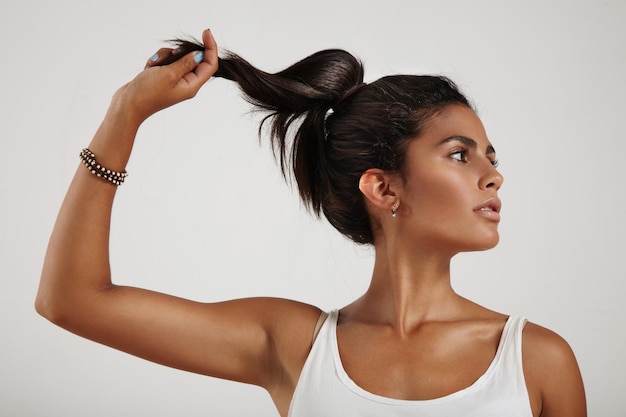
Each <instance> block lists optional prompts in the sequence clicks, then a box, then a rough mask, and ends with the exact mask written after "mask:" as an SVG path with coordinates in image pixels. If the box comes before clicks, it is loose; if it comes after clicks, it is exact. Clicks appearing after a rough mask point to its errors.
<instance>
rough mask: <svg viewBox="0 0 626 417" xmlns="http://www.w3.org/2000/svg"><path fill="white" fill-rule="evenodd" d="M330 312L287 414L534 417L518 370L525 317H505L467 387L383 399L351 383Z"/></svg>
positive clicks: (323, 416)
mask: <svg viewBox="0 0 626 417" xmlns="http://www.w3.org/2000/svg"><path fill="white" fill-rule="evenodd" d="M338 317H339V312H338V311H337V310H335V311H332V312H331V313H330V314H329V316H328V318H327V319H326V321H325V323H324V324H323V326H322V328H321V329H320V331H319V334H318V336H317V339H315V342H314V344H313V347H312V349H311V352H310V353H309V356H308V358H307V360H306V362H305V364H304V367H303V368H302V373H301V374H300V379H299V380H298V385H297V386H296V390H295V392H294V395H293V398H292V400H291V405H290V408H289V417H374V416H376V417H405V416H406V417H417V416H419V417H456V416H463V417H490V416H494V417H496V416H497V417H532V410H531V408H530V401H529V397H528V391H527V389H526V383H525V381H524V372H523V369H522V329H523V328H524V324H525V323H526V320H525V319H523V318H521V317H513V316H511V317H509V319H508V320H507V322H506V324H505V326H504V329H503V331H502V336H501V338H500V343H499V345H498V349H497V351H496V355H495V357H494V359H493V361H492V362H491V364H490V365H489V368H488V369H487V371H486V372H485V373H484V374H483V375H482V376H481V377H480V378H478V380H476V382H474V383H473V384H472V385H470V386H469V387H467V388H465V389H463V390H461V391H457V392H455V393H452V394H450V395H446V396H445V397H440V398H435V399H432V400H423V401H412V400H398V399H393V398H387V397H383V396H380V395H376V394H372V393H370V392H368V391H365V390H364V389H362V388H361V387H359V386H358V385H357V384H355V383H354V381H352V380H351V379H350V377H349V376H348V374H347V373H346V371H345V370H344V368H343V365H342V364H341V359H340V357H339V349H338V348H337V318H338Z"/></svg>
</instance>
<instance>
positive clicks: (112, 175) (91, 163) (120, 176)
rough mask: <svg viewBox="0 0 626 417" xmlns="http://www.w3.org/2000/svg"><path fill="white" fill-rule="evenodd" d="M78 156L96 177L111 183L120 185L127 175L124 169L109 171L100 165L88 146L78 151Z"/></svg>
mask: <svg viewBox="0 0 626 417" xmlns="http://www.w3.org/2000/svg"><path fill="white" fill-rule="evenodd" d="M79 157H80V160H81V162H82V163H83V165H85V166H86V167H87V169H88V170H89V171H91V173H92V174H94V175H95V176H97V177H98V178H102V179H103V180H106V181H108V182H109V183H110V184H112V185H122V184H123V183H124V180H125V179H126V177H127V176H128V173H127V172H126V171H122V172H117V171H111V170H110V169H107V168H105V167H103V166H102V165H100V164H99V163H98V161H96V155H94V154H93V152H91V151H90V150H89V149H88V148H85V149H83V150H82V151H80V155H79Z"/></svg>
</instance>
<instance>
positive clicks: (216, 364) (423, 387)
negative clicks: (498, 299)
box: [36, 30, 586, 417]
mask: <svg viewBox="0 0 626 417" xmlns="http://www.w3.org/2000/svg"><path fill="white" fill-rule="evenodd" d="M203 44H204V46H203V47H199V49H202V48H204V50H203V51H196V52H189V53H187V52H186V51H188V50H190V49H194V48H196V49H197V48H198V46H197V45H196V46H194V45H193V44H189V43H184V42H183V43H181V44H180V46H181V48H179V49H174V50H172V49H162V50H159V51H158V52H157V54H155V55H154V56H153V57H152V58H151V59H150V60H149V62H148V65H147V66H146V70H145V71H143V72H142V73H140V74H139V75H138V76H137V77H136V78H135V79H134V80H133V81H131V82H130V83H128V84H126V85H125V86H123V87H122V88H121V89H119V90H118V91H117V92H116V94H115V95H114V97H113V100H112V103H111V105H110V108H109V110H108V112H107V114H106V116H105V118H104V121H103V122H102V124H101V126H100V128H99V129H98V131H97V132H96V134H95V136H94V138H93V140H92V141H91V143H90V144H89V148H88V150H84V151H83V152H81V159H82V160H83V163H84V164H85V165H86V166H87V167H88V168H89V169H85V168H84V167H79V169H78V171H77V172H76V175H75V177H74V179H73V181H72V184H71V186H70V188H69V191H68V193H67V196H66V198H65V201H64V202H63V206H62V208H61V211H60V213H59V217H58V219H57V222H56V225H55V227H54V231H53V234H52V237H51V239H50V244H49V248H48V252H47V255H46V259H45V262H44V268H43V273H42V278H41V284H40V289H39V293H38V296H37V301H36V308H37V310H38V311H39V313H41V314H42V315H43V316H45V317H46V318H48V319H49V320H51V321H52V322H54V323H56V324H58V325H60V326H62V327H64V328H66V329H67V330H69V331H72V332H74V333H76V334H79V335H81V336H84V337H87V338H89V339H92V340H95V341H97V342H100V343H103V344H106V345H109V346H112V347H114V348H117V349H120V350H123V351H126V352H129V353H131V354H134V355H137V356H140V357H143V358H145V359H148V360H151V361H154V362H158V363H161V364H164V365H167V366H171V367H175V368H180V369H184V370H188V371H191V372H196V373H200V374H205V375H210V376H214V377H218V378H226V379H230V380H235V381H241V382H246V383H250V384H256V385H259V386H261V387H264V388H265V389H266V390H267V391H268V392H269V393H270V395H271V397H272V399H273V401H274V403H275V404H276V407H277V409H278V411H279V413H280V415H281V416H288V415H290V416H294V417H295V416H305V415H310V416H322V415H334V416H360V415H363V416H366V415H367V416H369V415H377V416H379V415H385V416H449V415H464V416H490V415H493V416H544V417H549V416H585V415H586V406H585V397H584V390H583V385H582V381H581V376H580V372H579V370H578V366H577V364H576V360H575V358H574V355H573V353H572V351H571V349H570V348H569V346H568V345H567V343H566V342H565V341H564V340H563V339H561V338H560V337H559V336H558V335H556V334H555V333H553V332H551V331H549V330H547V329H544V328H542V327H540V326H537V325H535V324H532V323H526V322H525V320H523V319H521V318H519V317H508V316H506V315H503V314H500V313H497V312H494V311H490V310H488V309H486V308H484V307H481V306H479V305H477V304H474V303H472V302H471V301H469V300H466V299H464V298H462V297H460V296H459V295H457V294H456V293H455V292H454V291H453V289H452V287H451V285H450V260H451V258H452V257H453V256H454V255H455V254H457V253H459V252H463V251H475V250H484V249H489V248H491V247H493V246H495V245H496V244H497V242H498V239H499V236H498V231H497V227H498V222H499V220H500V200H499V199H498V197H497V193H498V190H499V188H500V187H501V185H502V181H503V179H502V176H501V175H500V174H499V172H498V171H497V169H496V165H497V160H496V157H495V150H494V147H493V146H492V145H491V143H490V142H489V140H488V138H487V136H486V133H485V130H484V128H483V126H482V124H481V122H480V120H479V119H478V117H477V116H476V114H475V113H474V112H473V111H472V109H471V108H470V106H469V104H468V102H467V100H466V98H465V97H463V95H462V94H461V93H459V92H458V90H457V89H456V87H455V86H454V84H452V83H451V82H450V81H449V80H447V79H445V78H442V77H427V76H422V77H419V76H392V77H384V78H381V79H380V80H377V81H376V82H373V83H371V84H364V83H363V69H362V66H361V64H360V63H359V62H358V61H357V60H356V59H354V58H353V57H352V56H351V55H349V54H348V53H346V52H344V51H335V50H331V51H322V52H319V53H317V54H314V55H312V56H310V57H308V58H306V59H304V60H302V61H300V62H298V63H296V64H294V65H293V66H291V67H289V68H288V69H286V70H284V71H282V72H280V73H277V74H267V73H264V72H262V71H259V70H257V69H255V68H254V67H252V66H250V65H249V64H248V63H247V62H245V61H243V60H242V59H240V58H238V57H236V56H234V55H229V56H228V57H227V58H224V59H218V54H217V45H216V43H215V41H214V39H213V37H212V35H211V33H210V31H208V30H207V31H205V32H204V33H203ZM165 64H167V65H165ZM212 76H221V77H225V78H229V79H232V80H235V81H237V82H238V83H239V85H240V87H241V88H242V90H243V91H244V93H245V94H246V96H247V98H248V99H249V100H250V101H251V102H252V103H253V104H255V105H257V106H260V107H261V108H264V109H266V110H269V111H270V112H271V114H270V116H269V119H267V121H270V122H271V123H272V125H271V126H272V130H271V131H272V139H273V144H274V146H275V150H276V151H277V153H278V155H279V156H280V162H281V167H282V169H283V173H284V174H286V175H289V170H290V169H292V171H293V172H292V173H293V175H294V176H295V178H296V180H297V183H298V189H299V192H300V196H301V197H302V199H303V201H304V202H305V203H306V204H307V205H308V206H309V207H310V208H311V209H312V210H313V211H314V212H315V213H318V214H319V213H320V212H323V213H324V215H325V217H326V218H327V219H328V220H329V221H330V223H331V224H332V225H333V226H334V227H335V228H336V229H337V230H339V231H340V232H341V233H343V234H344V235H346V236H348V237H350V238H351V239H352V240H354V241H355V242H357V243H362V244H372V245H373V246H374V248H375V253H376V255H375V265H374V270H373V273H372V279H371V285H370V287H369V289H368V290H367V291H366V293H365V294H364V295H363V296H362V297H360V298H359V299H357V300H356V301H354V302H353V303H351V304H349V305H348V306H346V307H344V308H342V309H340V310H338V311H332V312H330V314H329V315H327V314H325V313H322V312H321V311H320V310H319V309H318V308H316V307H314V306H311V305H307V304H303V303H299V302H295V301H289V300H283V299H270V298H257V299H244V300H233V301H228V302H221V303H208V304H204V303H197V302H192V301H189V300H183V299H179V298H176V297H172V296H168V295H164V294H159V293H155V292H151V291H147V290H143V289H138V288H129V287H124V286H118V285H114V284H113V283H112V282H111V277H110V269H109V256H108V245H109V223H110V218H111V208H112V203H113V199H114V195H115V190H116V187H117V185H119V184H121V183H122V182H123V181H124V179H125V173H124V172H123V169H124V167H125V166H126V163H127V161H128V159H129V157H130V153H131V149H132V146H133V141H134V138H135V134H136V132H137V129H138V128H139V126H140V125H141V123H142V122H143V121H144V120H146V118H148V117H149V116H150V115H151V114H153V113H155V112H157V111H159V110H161V109H164V108H166V107H168V106H171V105H173V104H176V103H178V102H180V101H183V100H185V99H188V98H191V97H193V96H194V95H195V94H196V92H197V91H198V90H199V89H200V87H201V86H202V85H203V84H204V83H205V82H206V81H207V80H208V79H209V78H211V77H212ZM296 120H297V121H298V122H301V123H300V124H298V125H296V123H293V122H294V121H296ZM292 131H294V133H293V138H294V139H293V143H291V144H290V142H288V141H287V137H288V136H289V135H290V134H291V132H292ZM104 167H106V168H104ZM112 184H113V185H112Z"/></svg>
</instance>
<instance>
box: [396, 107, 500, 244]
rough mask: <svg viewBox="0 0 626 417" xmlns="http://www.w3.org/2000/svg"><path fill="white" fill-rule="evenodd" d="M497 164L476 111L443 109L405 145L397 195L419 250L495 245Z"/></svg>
mask: <svg viewBox="0 0 626 417" xmlns="http://www.w3.org/2000/svg"><path fill="white" fill-rule="evenodd" d="M496 165H497V163H496V154H495V150H494V148H493V146H492V145H491V143H490V142H489V139H487V134H486V133H485V128H484V127H483V125H482V123H481V121H480V119H479V118H478V117H477V116H476V114H475V113H474V112H473V111H472V110H471V109H469V108H467V107H465V106H462V105H450V106H448V107H446V108H445V109H444V110H443V111H442V112H441V113H439V114H438V115H436V116H434V117H433V118H432V119H431V120H429V121H428V122H427V123H426V125H425V126H424V130H423V133H422V135H420V136H419V137H418V138H416V139H415V140H413V141H412V142H411V143H410V144H409V146H408V150H407V159H406V169H405V178H404V183H403V186H402V195H401V196H400V198H399V203H400V207H399V215H400V211H401V213H402V214H401V219H402V221H403V222H406V224H403V227H402V230H403V233H409V234H410V235H408V236H410V238H411V242H413V243H414V244H415V245H418V246H424V247H423V249H432V250H437V251H449V252H451V253H452V254H455V253H458V252H463V251H474V250H484V249H489V248H492V247H494V246H495V245H496V244H497V243H498V239H499V236H498V230H497V229H498V223H499V221H500V200H499V199H498V197H497V194H498V190H499V189H500V186H501V185H502V181H503V178H502V176H501V175H500V173H499V172H498V171H497V170H496ZM399 217H400V216H399Z"/></svg>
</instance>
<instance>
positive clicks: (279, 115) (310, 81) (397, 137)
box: [162, 40, 469, 243]
mask: <svg viewBox="0 0 626 417" xmlns="http://www.w3.org/2000/svg"><path fill="white" fill-rule="evenodd" d="M174 42H175V44H176V45H177V47H178V49H179V51H180V52H179V53H178V54H176V55H172V56H171V58H170V60H169V61H165V62H162V65H166V64H169V63H171V62H173V61H175V60H176V59H178V58H179V57H180V56H183V55H184V54H186V53H188V52H191V51H196V50H203V49H204V47H203V46H202V45H201V44H200V43H198V42H191V41H186V40H175V41H174ZM363 73H364V71H363V65H362V63H361V62H360V61H359V60H358V59H357V58H355V57H354V56H352V55H351V54H350V53H348V52H346V51H343V50H339V49H329V50H324V51H320V52H316V53H314V54H312V55H310V56H308V57H306V58H304V59H302V60H301V61H298V62H296V63H295V64H293V65H291V66H289V67H288V68H286V69H284V70H283V71H280V72H277V73H274V74H271V73H267V72H264V71H261V70H259V69H257V68H255V67H254V66H252V65H251V64H250V63H248V62H247V61H246V60H244V59H243V58H241V57H240V56H238V55H236V54H234V53H232V52H227V53H226V54H225V55H224V56H223V57H221V58H220V59H219V69H218V70H217V72H216V73H215V75H214V76H215V77H221V78H226V79H228V80H232V81H234V82H236V83H237V84H239V87H240V89H241V90H242V92H243V93H244V97H245V99H246V100H247V101H248V102H249V103H251V104H252V105H254V106H255V107H257V108H259V109H261V110H264V111H266V112H267V113H268V114H267V116H266V117H264V118H263V120H262V122H261V124H260V126H259V134H261V132H262V128H263V126H264V124H265V123H270V138H271V144H272V149H273V151H274V155H275V156H276V157H277V159H278V160H279V162H280V168H281V172H282V174H283V176H284V177H285V178H286V179H289V178H290V176H291V175H293V177H294V178H295V180H296V183H297V186H298V192H299V194H300V197H301V198H302V200H303V202H304V203H305V205H306V206H307V207H308V208H309V209H311V210H312V211H313V213H315V214H316V215H318V216H319V215H320V213H321V212H323V213H324V216H325V217H326V218H327V219H328V221H329V222H330V223H331V224H332V225H333V226H334V227H335V228H336V229H337V230H338V231H339V232H341V233H342V234H344V235H345V236H347V237H349V238H350V239H352V240H353V241H355V242H357V243H373V242H374V231H373V225H372V219H371V217H370V216H369V213H368V211H367V209H366V206H365V201H364V197H363V195H362V194H361V192H360V190H359V180H360V177H361V175H362V174H363V173H364V172H365V171H366V170H368V169H370V168H380V169H383V170H388V171H392V172H393V171H397V172H400V173H402V169H403V167H404V155H405V154H406V148H407V146H408V143H409V142H410V140H412V139H414V138H415V137H417V136H419V134H420V133H421V130H422V127H423V124H424V122H425V121H426V119H427V118H429V117H430V116H432V115H433V114H435V113H436V112H437V111H438V110H440V109H442V108H443V107H445V106H447V105H449V104H453V103H456V104H462V105H465V106H468V107H469V103H468V101H467V99H466V98H465V97H464V96H463V95H462V94H461V93H460V92H459V91H458V89H457V88H456V86H455V85H454V83H453V82H452V81H450V80H449V79H447V78H445V77H437V76H415V75H396V76H390V77H383V78H381V79H379V80H377V81H375V82H374V83H371V84H365V83H363ZM292 132H293V133H292Z"/></svg>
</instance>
